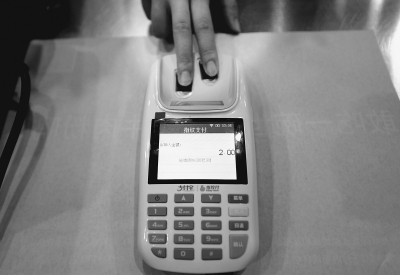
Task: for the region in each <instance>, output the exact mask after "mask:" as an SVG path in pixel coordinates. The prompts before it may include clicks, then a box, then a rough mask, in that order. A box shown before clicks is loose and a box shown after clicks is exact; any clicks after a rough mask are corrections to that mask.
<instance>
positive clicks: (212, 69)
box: [206, 60, 218, 76]
mask: <svg viewBox="0 0 400 275" xmlns="http://www.w3.org/2000/svg"><path fill="white" fill-rule="evenodd" d="M206 68H207V74H208V75H209V76H214V75H216V74H217V73H218V70H217V66H215V62H214V61H213V60H210V61H208V62H207V65H206Z"/></svg>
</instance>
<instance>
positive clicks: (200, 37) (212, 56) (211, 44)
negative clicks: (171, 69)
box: [191, 0, 218, 76]
mask: <svg viewBox="0 0 400 275" xmlns="http://www.w3.org/2000/svg"><path fill="white" fill-rule="evenodd" d="M191 10H192V20H193V26H194V30H195V34H196V38H197V43H198V45H199V51H200V56H201V62H202V64H203V65H204V69H205V70H206V72H207V74H208V75H209V76H215V75H216V74H217V73H218V54H217V47H216V46H215V35H214V28H213V24H212V19H211V13H210V6H209V1H204V0H192V1H191Z"/></svg>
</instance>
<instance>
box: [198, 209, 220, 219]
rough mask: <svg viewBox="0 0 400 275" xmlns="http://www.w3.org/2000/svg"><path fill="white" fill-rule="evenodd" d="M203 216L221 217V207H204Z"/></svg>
mask: <svg viewBox="0 0 400 275" xmlns="http://www.w3.org/2000/svg"><path fill="white" fill-rule="evenodd" d="M201 215H202V216H215V217H220V216H221V207H202V208H201Z"/></svg>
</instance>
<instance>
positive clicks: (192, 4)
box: [142, 0, 240, 86]
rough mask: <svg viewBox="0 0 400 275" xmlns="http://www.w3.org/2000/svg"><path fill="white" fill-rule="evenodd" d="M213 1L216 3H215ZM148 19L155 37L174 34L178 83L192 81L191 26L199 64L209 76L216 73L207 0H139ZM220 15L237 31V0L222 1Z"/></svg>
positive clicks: (215, 56)
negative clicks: (198, 55)
mask: <svg viewBox="0 0 400 275" xmlns="http://www.w3.org/2000/svg"><path fill="white" fill-rule="evenodd" d="M214 1H215V0H214ZM142 4H143V8H144V10H145V12H146V15H147V17H148V18H149V19H151V22H152V24H151V31H152V33H153V34H154V35H155V36H156V37H158V38H166V37H167V36H168V35H170V34H171V32H172V34H173V38H174V42H175V51H176V56H177V71H178V72H177V74H178V81H179V84H181V85H182V86H187V85H189V84H190V83H191V82H192V79H193V63H194V62H193V54H192V45H193V43H192V26H193V29H194V34H195V36H196V38H197V43H198V46H199V54H200V58H201V63H202V64H203V66H204V69H205V71H206V73H207V74H208V75H209V76H215V75H216V74H217V73H218V68H219V63H218V54H217V49H216V45H215V36H214V28H213V24H212V19H211V12H210V1H209V0H153V1H152V0H142ZM221 4H222V12H223V16H225V18H226V21H227V25H228V26H229V27H230V28H231V30H232V31H234V32H240V26H239V20H238V9H237V3H236V0H221Z"/></svg>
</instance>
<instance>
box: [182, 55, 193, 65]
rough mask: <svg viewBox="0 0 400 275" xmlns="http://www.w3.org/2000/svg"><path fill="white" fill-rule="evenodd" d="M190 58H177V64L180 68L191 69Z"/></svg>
mask: <svg viewBox="0 0 400 275" xmlns="http://www.w3.org/2000/svg"><path fill="white" fill-rule="evenodd" d="M192 63H193V61H192V58H191V57H190V56H186V55H183V56H178V64H179V66H180V67H181V68H191V67H192Z"/></svg>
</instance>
